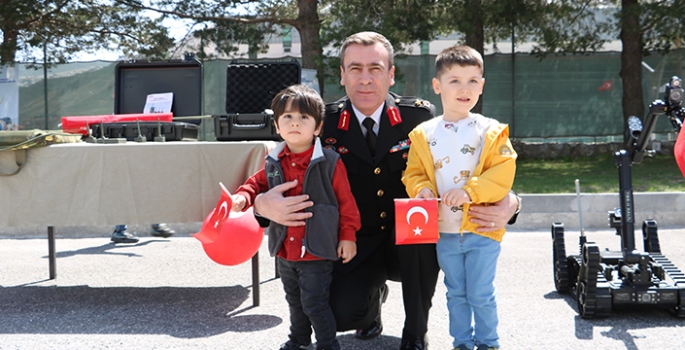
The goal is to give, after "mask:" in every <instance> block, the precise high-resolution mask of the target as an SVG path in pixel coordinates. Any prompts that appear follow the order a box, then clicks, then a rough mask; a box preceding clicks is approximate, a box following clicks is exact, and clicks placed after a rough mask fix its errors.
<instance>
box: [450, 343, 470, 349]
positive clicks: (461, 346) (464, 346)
mask: <svg viewBox="0 0 685 350" xmlns="http://www.w3.org/2000/svg"><path fill="white" fill-rule="evenodd" d="M453 350H471V349H469V347H468V346H466V345H464V344H459V346H457V347H456V348H454V349H453Z"/></svg>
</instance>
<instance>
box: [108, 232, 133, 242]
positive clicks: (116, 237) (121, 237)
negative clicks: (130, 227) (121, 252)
mask: <svg viewBox="0 0 685 350" xmlns="http://www.w3.org/2000/svg"><path fill="white" fill-rule="evenodd" d="M112 242H114V243H138V237H136V236H134V235H132V234H130V233H128V231H114V232H112Z"/></svg>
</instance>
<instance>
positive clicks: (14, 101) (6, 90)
mask: <svg viewBox="0 0 685 350" xmlns="http://www.w3.org/2000/svg"><path fill="white" fill-rule="evenodd" d="M18 128H19V68H18V67H17V66H9V65H5V66H0V130H17V129H18Z"/></svg>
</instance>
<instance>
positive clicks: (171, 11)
mask: <svg viewBox="0 0 685 350" xmlns="http://www.w3.org/2000/svg"><path fill="white" fill-rule="evenodd" d="M115 1H117V2H118V3H120V4H122V5H125V6H130V7H131V8H135V9H137V10H151V11H155V12H158V13H160V14H162V15H163V16H169V17H173V18H182V19H191V20H193V21H195V22H196V25H200V24H204V25H205V27H204V29H201V30H198V31H196V32H195V33H194V34H193V35H194V36H195V37H196V38H199V39H201V40H200V49H201V50H200V52H199V56H200V57H206V54H205V53H204V50H202V47H203V46H204V45H205V44H206V43H205V41H209V42H212V43H213V44H214V45H216V47H217V48H220V49H219V51H220V52H223V53H226V54H230V53H232V52H235V51H236V46H237V45H238V44H240V43H247V44H248V45H249V47H250V51H251V52H258V51H260V50H263V49H265V48H266V44H265V43H264V42H265V38H266V36H268V35H271V34H274V33H276V30H277V29H278V28H279V26H280V27H287V26H292V27H294V28H296V29H297V31H298V32H299V34H300V38H301V43H302V48H301V52H302V67H304V68H311V69H316V70H317V72H318V77H319V86H320V88H321V90H322V91H321V92H322V94H323V86H324V85H323V63H322V62H323V61H322V57H323V49H322V46H321V39H320V37H319V30H320V23H321V21H320V19H319V1H317V0H296V1H294V0H265V1H250V0H243V1H241V0H215V1H208V0H151V1H149V4H148V5H146V4H145V3H143V2H142V1H140V0H115Z"/></svg>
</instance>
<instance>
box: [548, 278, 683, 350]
mask: <svg viewBox="0 0 685 350" xmlns="http://www.w3.org/2000/svg"><path fill="white" fill-rule="evenodd" d="M573 293H575V291H573ZM544 298H545V299H563V300H564V301H565V302H566V303H567V304H568V306H569V307H570V308H572V309H573V310H575V311H576V312H578V305H577V303H576V299H575V296H574V295H572V294H571V293H564V294H561V293H559V292H556V291H554V292H549V293H547V294H545V295H544ZM674 320H678V318H677V317H674V316H673V315H671V313H669V312H668V311H667V310H664V309H658V308H654V307H649V306H647V307H631V308H624V309H612V311H611V314H610V315H609V316H608V317H598V318H593V319H584V318H582V317H580V315H576V316H575V318H574V324H575V335H576V338H578V339H585V340H591V339H592V338H593V333H594V330H593V328H594V327H609V330H608V331H602V332H601V335H602V336H604V337H608V338H612V339H616V340H620V341H622V342H623V343H624V345H625V347H626V350H635V349H638V347H637V345H636V344H635V340H634V336H633V335H632V334H631V331H635V330H640V329H647V328H661V327H676V326H675V325H674ZM633 333H634V332H633Z"/></svg>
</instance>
